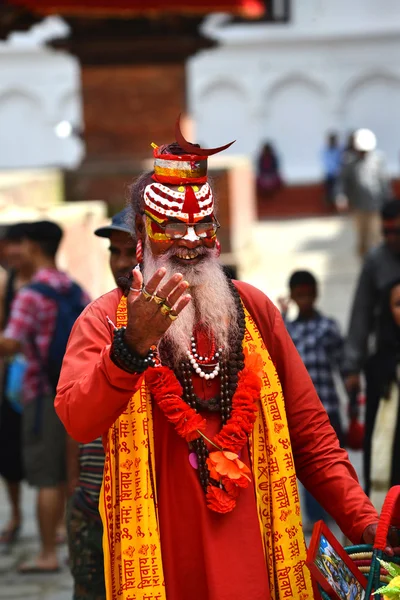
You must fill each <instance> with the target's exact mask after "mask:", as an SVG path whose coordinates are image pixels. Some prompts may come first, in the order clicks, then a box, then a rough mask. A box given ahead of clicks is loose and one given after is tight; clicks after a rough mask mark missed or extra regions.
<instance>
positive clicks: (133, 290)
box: [129, 287, 143, 293]
mask: <svg viewBox="0 0 400 600" xmlns="http://www.w3.org/2000/svg"><path fill="white" fill-rule="evenodd" d="M129 289H130V291H131V292H136V293H138V292H141V291H142V289H143V288H139V289H138V290H136V289H135V288H133V287H130V288H129Z"/></svg>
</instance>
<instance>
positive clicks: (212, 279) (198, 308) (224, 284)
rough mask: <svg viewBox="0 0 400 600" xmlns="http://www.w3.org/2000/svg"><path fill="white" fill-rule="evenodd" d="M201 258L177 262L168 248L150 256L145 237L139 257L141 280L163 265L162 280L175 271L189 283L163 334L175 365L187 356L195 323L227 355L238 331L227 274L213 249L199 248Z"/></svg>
mask: <svg viewBox="0 0 400 600" xmlns="http://www.w3.org/2000/svg"><path fill="white" fill-rule="evenodd" d="M202 251H203V253H204V255H205V258H204V259H203V260H202V261H200V262H199V263H198V264H197V265H187V266H186V265H181V264H179V266H178V265H177V264H176V263H175V262H174V261H173V260H171V259H172V257H173V256H174V249H173V248H172V249H171V250H169V251H168V252H166V253H165V254H163V255H161V256H160V257H154V255H153V254H152V252H151V250H150V245H149V242H148V240H147V239H146V243H145V249H144V260H143V277H144V281H145V283H146V282H147V281H149V279H150V278H151V277H152V275H153V274H154V273H155V272H156V271H157V269H159V268H160V267H164V268H166V269H167V272H166V275H165V277H164V279H163V282H166V281H168V279H169V278H170V277H172V276H173V275H174V274H175V273H178V272H179V273H182V275H183V278H184V279H185V280H186V281H187V282H188V283H189V285H190V287H189V294H190V295H191V296H192V300H191V302H190V303H189V305H188V306H186V307H185V308H184V309H183V311H182V312H181V313H180V315H179V317H178V318H177V319H176V320H175V321H174V322H173V323H172V324H171V326H170V327H169V328H168V330H167V332H166V333H165V334H164V336H163V341H167V342H168V346H169V347H170V349H171V351H172V357H171V358H172V360H173V363H174V365H175V366H177V365H178V364H179V363H180V362H182V360H183V359H186V358H187V355H186V353H187V350H188V349H189V348H190V347H191V343H190V342H191V337H192V335H193V331H194V329H195V326H196V325H199V324H200V323H201V325H202V327H203V328H204V329H205V330H207V331H209V332H210V333H211V332H212V333H213V334H214V336H215V342H216V345H217V348H220V347H222V348H224V354H225V356H229V352H230V349H231V348H230V340H232V339H236V337H237V334H238V332H239V327H238V314H237V308H236V305H235V299H234V297H233V294H232V291H231V289H230V287H229V284H228V281H227V278H226V276H225V274H224V272H223V270H222V267H221V265H220V263H219V262H218V258H217V253H216V250H208V249H206V248H203V249H202Z"/></svg>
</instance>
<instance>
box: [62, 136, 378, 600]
mask: <svg viewBox="0 0 400 600" xmlns="http://www.w3.org/2000/svg"><path fill="white" fill-rule="evenodd" d="M176 136H177V141H178V143H179V145H178V144H171V145H169V146H161V147H157V146H156V147H155V148H154V155H155V163H154V171H152V172H151V173H147V174H145V175H143V176H142V177H140V178H139V180H138V181H137V182H136V183H135V184H134V186H133V188H132V198H131V204H132V210H133V213H134V215H135V235H136V237H137V240H138V247H137V260H138V262H139V263H140V267H141V268H140V270H137V269H135V270H134V271H133V274H132V278H131V279H130V281H129V283H128V286H127V290H126V293H125V294H123V293H122V292H121V290H118V289H116V290H114V291H112V292H111V293H109V294H106V295H105V296H102V297H101V298H99V299H98V300H97V301H95V302H94V303H92V304H91V305H90V306H89V308H87V309H86V311H85V312H84V314H83V315H82V316H81V317H80V319H79V320H78V322H77V323H76V325H75V329H74V331H73V333H72V336H71V339H70V343H69V348H68V351H67V354H66V357H65V360H64V367H63V372H62V374H61V378H60V382H59V388H58V395H57V398H56V409H57V412H58V414H59V416H60V418H61V419H62V421H63V422H64V424H65V427H66V428H67V430H68V432H69V433H70V435H71V436H73V437H75V438H76V439H78V440H80V441H82V442H88V441H90V440H92V439H94V438H95V437H97V436H99V435H100V434H103V440H104V444H105V448H106V463H105V471H104V480H103V488H102V494H101V499H100V510H101V513H102V518H103V524H104V530H105V535H104V554H105V576H106V587H107V598H108V600H117V599H121V600H128V599H131V598H135V599H136V600H145V599H154V600H155V599H158V600H166V599H167V600H187V599H188V598H191V599H192V600H227V599H228V598H229V600H242V599H243V598H251V599H252V600H266V599H271V600H279V599H282V598H293V599H296V600H298V599H301V600H307V599H311V598H312V597H313V592H312V585H311V581H310V577H309V574H308V571H307V569H306V567H305V564H304V561H305V543H304V538H303V534H302V527H301V515H300V505H299V494H298V490H297V483H296V475H297V476H298V477H299V479H300V480H301V481H302V482H303V484H304V485H305V487H306V488H307V489H308V490H309V491H310V492H311V493H312V494H313V496H314V497H315V498H316V499H317V500H318V501H319V502H320V503H321V505H322V506H323V507H324V508H325V509H326V510H327V511H328V512H329V513H330V514H331V515H332V517H333V518H334V519H335V520H336V521H337V523H338V524H339V526H340V527H341V529H342V530H343V531H344V533H345V534H346V535H347V536H348V537H349V538H350V539H351V540H352V541H353V542H361V541H364V542H368V543H370V542H372V541H373V539H374V535H375V530H376V522H377V520H378V517H377V514H376V512H375V510H374V508H373V506H372V505H371V503H370V502H369V500H368V498H367V497H366V496H365V494H364V493H363V491H362V489H361V487H360V486H359V484H358V481H357V477H356V474H355V471H354V469H353V467H352V466H351V464H350V462H349V460H348V457H347V454H346V453H345V451H344V450H342V449H341V448H340V446H339V443H338V441H337V438H336V435H335V433H334V431H333V429H332V428H331V426H330V424H329V419H328V417H327V414H326V412H325V410H324V409H323V407H322V405H321V403H320V401H319V399H318V397H317V394H316V392H315V390H314V388H313V386H312V383H311V380H310V378H309V376H308V374H307V372H306V369H305V367H304V365H303V364H302V362H301V359H300V358H299V355H298V354H297V352H296V350H295V348H294V346H293V344H292V342H291V340H290V338H289V336H288V334H287V332H286V329H285V326H284V324H283V322H282V319H281V317H280V315H279V312H278V310H277V309H276V308H275V307H274V305H273V304H272V303H271V302H270V300H269V299H268V298H267V297H266V296H264V294H263V293H261V292H260V291H258V290H257V289H255V288H253V287H252V286H250V285H248V284H245V283H240V282H237V281H235V282H233V283H232V282H230V281H229V280H228V279H227V278H226V277H225V275H224V274H223V271H222V268H221V265H220V264H219V261H218V254H219V249H218V246H219V244H218V241H217V236H216V234H217V230H218V227H219V224H218V221H217V219H216V216H215V213H214V199H213V190H212V188H211V186H210V184H209V183H208V182H207V155H209V154H210V153H211V152H212V151H207V150H205V149H201V148H199V147H197V146H195V145H193V144H189V143H188V142H186V140H184V139H183V137H182V135H181V134H180V131H179V128H178V129H177V132H176ZM217 150H220V149H217ZM114 323H115V324H114ZM295 468H296V470H295Z"/></svg>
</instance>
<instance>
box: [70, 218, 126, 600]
mask: <svg viewBox="0 0 400 600" xmlns="http://www.w3.org/2000/svg"><path fill="white" fill-rule="evenodd" d="M130 213H131V211H130V209H129V208H125V209H124V210H122V211H121V212H119V213H118V214H116V215H115V216H114V217H113V219H112V221H111V224H110V225H108V226H106V227H100V228H99V229H97V230H96V231H95V235H97V236H99V237H102V238H108V239H109V240H110V246H109V250H110V268H111V271H112V274H113V277H114V280H115V283H116V284H118V280H119V279H120V278H121V277H124V276H129V273H130V272H131V271H132V269H133V268H134V267H135V266H136V242H135V241H134V239H133V237H132V235H131V224H130V222H129V217H130ZM131 220H132V219H131ZM103 468H104V450H103V443H102V439H101V438H97V439H96V440H94V441H93V442H91V443H89V444H78V443H77V442H75V441H74V440H73V439H72V438H71V437H69V436H68V437H67V474H68V490H69V493H70V494H71V498H70V501H69V503H68V504H69V506H68V511H67V532H68V543H69V559H70V567H71V572H72V575H73V578H74V600H83V599H85V600H103V599H104V600H105V598H106V591H105V584H104V564H103V561H104V558H103V546H102V537H103V525H102V522H101V518H100V514H99V509H98V505H99V496H100V489H101V484H102V480H103Z"/></svg>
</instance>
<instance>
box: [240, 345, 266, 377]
mask: <svg viewBox="0 0 400 600" xmlns="http://www.w3.org/2000/svg"><path fill="white" fill-rule="evenodd" d="M243 353H244V360H245V363H244V364H245V365H246V368H247V369H249V371H252V372H253V373H254V374H255V375H257V377H260V379H261V377H262V376H263V368H264V363H263V360H262V358H261V356H260V354H258V353H257V352H249V351H248V349H247V348H245V349H244V350H243Z"/></svg>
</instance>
